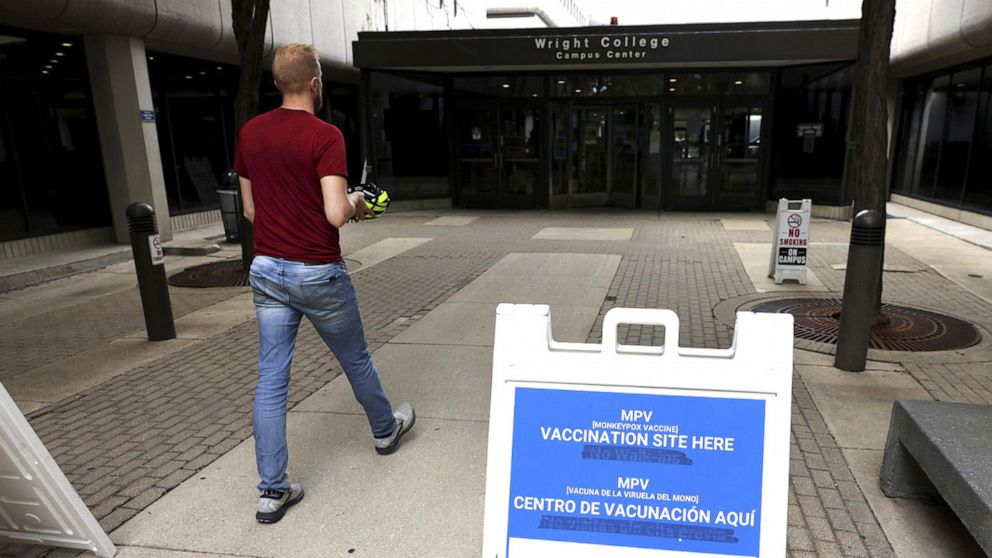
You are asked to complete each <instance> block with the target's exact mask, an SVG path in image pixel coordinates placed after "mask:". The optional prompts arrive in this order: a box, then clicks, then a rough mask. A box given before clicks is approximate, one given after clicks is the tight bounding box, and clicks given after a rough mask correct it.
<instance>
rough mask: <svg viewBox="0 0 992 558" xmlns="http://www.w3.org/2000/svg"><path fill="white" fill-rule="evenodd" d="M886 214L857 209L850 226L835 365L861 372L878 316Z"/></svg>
mask: <svg viewBox="0 0 992 558" xmlns="http://www.w3.org/2000/svg"><path fill="white" fill-rule="evenodd" d="M884 243H885V215H883V214H882V213H879V212H878V211H874V210H871V209H866V210H864V211H861V212H859V213H858V215H857V216H856V217H855V218H854V225H853V226H852V227H851V246H850V248H849V250H848V253H847V274H846V275H845V277H844V302H843V305H842V306H841V312H840V333H839V334H838V336H837V357H836V358H835V359H834V366H836V367H837V368H840V369H841V370H847V371H849V372H861V371H863V370H864V369H865V360H867V358H868V340H869V338H870V336H871V324H872V320H873V319H874V317H875V295H876V292H877V290H878V287H879V284H878V283H879V281H881V280H882V278H881V276H880V274H879V270H880V269H881V268H882V254H883V252H882V250H883V248H884Z"/></svg>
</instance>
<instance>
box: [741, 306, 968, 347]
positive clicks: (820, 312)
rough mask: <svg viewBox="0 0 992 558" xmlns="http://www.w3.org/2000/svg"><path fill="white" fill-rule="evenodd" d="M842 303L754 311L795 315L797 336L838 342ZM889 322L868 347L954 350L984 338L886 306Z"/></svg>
mask: <svg viewBox="0 0 992 558" xmlns="http://www.w3.org/2000/svg"><path fill="white" fill-rule="evenodd" d="M840 309H841V301H840V300H839V299H836V298H790V299H785V300H773V301H770V302H765V303H762V304H759V305H758V306H756V307H754V308H753V311H755V312H774V313H779V314H792V315H793V317H795V320H796V326H795V332H796V337H798V338H800V339H808V340H810V341H819V342H820V343H830V344H836V343H837V333H838V330H839V328H840V320H839V318H840ZM882 312H883V313H884V314H885V315H886V316H888V317H889V320H890V321H889V323H888V324H884V325H877V326H874V327H872V329H871V338H870V339H869V342H868V346H869V347H871V348H872V349H881V350H884V351H915V352H923V351H951V350H954V349H964V348H967V347H971V346H974V345H977V344H978V342H979V341H981V339H982V335H981V333H979V332H978V329H976V328H975V326H973V325H971V324H969V323H968V322H965V321H963V320H959V319H957V318H952V317H951V316H945V315H943V314H937V313H936V312H928V311H926V310H920V309H918V308H908V307H906V306H896V305H894V304H883V305H882Z"/></svg>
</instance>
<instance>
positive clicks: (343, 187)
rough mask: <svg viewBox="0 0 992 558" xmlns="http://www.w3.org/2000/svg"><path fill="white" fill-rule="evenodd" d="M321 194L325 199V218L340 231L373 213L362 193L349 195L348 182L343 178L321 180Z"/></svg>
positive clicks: (332, 177)
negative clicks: (351, 222)
mask: <svg viewBox="0 0 992 558" xmlns="http://www.w3.org/2000/svg"><path fill="white" fill-rule="evenodd" d="M320 192H321V194H322V195H323V197H324V217H326V218H327V222H328V223H330V224H331V225H333V226H334V227H335V228H338V229H340V228H341V227H343V226H345V225H346V224H347V223H348V221H349V220H351V219H361V218H363V217H364V216H365V214H366V213H371V211H370V210H369V208H368V207H367V206H366V205H365V196H364V195H363V194H362V193H361V192H352V193H351V194H349V193H348V182H347V181H346V180H345V178H344V177H343V176H338V175H331V176H325V177H322V178H321V179H320Z"/></svg>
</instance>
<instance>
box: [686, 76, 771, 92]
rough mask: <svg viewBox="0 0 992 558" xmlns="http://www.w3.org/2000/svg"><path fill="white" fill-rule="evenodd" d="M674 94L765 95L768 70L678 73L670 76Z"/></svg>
mask: <svg viewBox="0 0 992 558" xmlns="http://www.w3.org/2000/svg"><path fill="white" fill-rule="evenodd" d="M668 91H669V92H670V93H672V94H674V95H764V94H766V93H768V73H767V72H712V73H703V72H700V73H678V74H671V75H670V76H669V77H668Z"/></svg>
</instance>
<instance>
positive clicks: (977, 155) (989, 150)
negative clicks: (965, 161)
mask: <svg viewBox="0 0 992 558" xmlns="http://www.w3.org/2000/svg"><path fill="white" fill-rule="evenodd" d="M978 106H979V109H978V110H979V112H978V124H977V130H976V132H975V148H974V151H973V152H972V154H971V163H970V164H969V172H968V184H967V186H966V187H965V191H964V203H965V204H966V205H969V206H974V207H978V208H981V209H985V210H988V211H992V61H990V62H989V63H988V64H986V65H985V71H984V76H983V78H982V87H981V96H980V103H979V105H978Z"/></svg>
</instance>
